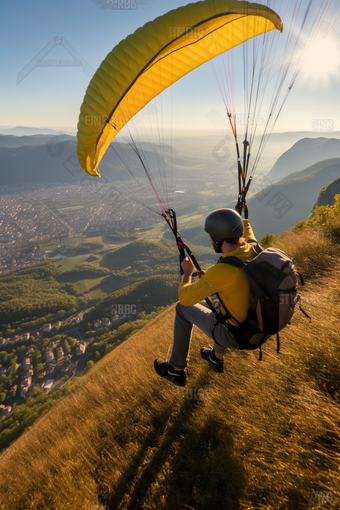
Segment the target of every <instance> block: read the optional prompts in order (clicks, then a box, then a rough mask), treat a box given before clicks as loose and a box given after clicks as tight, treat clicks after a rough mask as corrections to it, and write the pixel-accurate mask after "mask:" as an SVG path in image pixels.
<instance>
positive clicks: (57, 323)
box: [55, 321, 63, 328]
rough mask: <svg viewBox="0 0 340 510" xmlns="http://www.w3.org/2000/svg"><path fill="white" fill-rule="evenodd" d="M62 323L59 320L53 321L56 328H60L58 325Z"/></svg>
mask: <svg viewBox="0 0 340 510" xmlns="http://www.w3.org/2000/svg"><path fill="white" fill-rule="evenodd" d="M62 324H63V323H62V322H61V321H57V322H56V323H55V325H56V327H57V328H60V326H62Z"/></svg>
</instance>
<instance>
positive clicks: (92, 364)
mask: <svg viewBox="0 0 340 510" xmlns="http://www.w3.org/2000/svg"><path fill="white" fill-rule="evenodd" d="M93 366H94V361H92V359H91V360H90V361H88V362H87V363H86V367H85V371H86V372H88V371H89V370H90V368H92V367H93Z"/></svg>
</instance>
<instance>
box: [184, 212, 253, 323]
mask: <svg viewBox="0 0 340 510" xmlns="http://www.w3.org/2000/svg"><path fill="white" fill-rule="evenodd" d="M243 225H244V233H243V237H244V239H245V240H246V241H248V240H250V239H253V240H256V238H255V236H254V232H253V229H252V228H251V226H250V224H249V221H248V220H243ZM255 256H256V253H255V252H254V250H253V248H252V246H251V244H243V245H242V246H239V247H238V248H236V250H233V251H230V252H228V253H225V254H224V255H223V257H238V258H240V259H241V260H244V261H246V260H252V259H253V258H254V257H255ZM216 292H218V293H219V295H220V298H221V299H222V302H223V303H224V304H225V306H226V307H227V309H228V310H229V312H230V313H231V315H232V316H233V317H235V319H237V320H238V321H239V322H244V321H245V320H246V318H247V315H248V310H249V307H250V283H249V281H248V278H247V277H246V275H245V274H244V272H243V271H242V269H239V268H237V267H233V266H229V265H228V264H215V265H213V266H211V267H210V268H209V269H207V271H206V273H205V275H204V276H202V278H200V279H199V280H197V281H196V282H195V283H186V284H184V283H183V278H182V283H181V285H180V286H179V289H178V298H179V301H180V303H181V304H182V305H184V306H191V305H195V304H196V303H199V302H200V301H203V300H204V299H205V298H206V297H208V296H211V295H212V294H215V293H216ZM235 325H237V324H235Z"/></svg>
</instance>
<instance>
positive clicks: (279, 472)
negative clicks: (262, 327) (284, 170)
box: [0, 205, 340, 510]
mask: <svg viewBox="0 0 340 510" xmlns="http://www.w3.org/2000/svg"><path fill="white" fill-rule="evenodd" d="M337 208H338V205H335V206H334V207H333V208H332V209H331V210H330V214H329V218H331V219H330V220H327V224H325V223H323V222H322V218H321V217H320V218H319V220H320V221H321V222H320V221H319V223H315V224H313V223H311V222H306V224H304V225H299V226H297V227H296V229H295V230H294V232H292V233H289V234H288V233H287V234H285V235H284V236H283V237H281V238H277V239H276V240H275V246H277V247H278V248H281V249H284V250H285V251H287V252H288V253H290V254H291V255H292V256H293V258H294V260H295V262H296V265H297V269H299V270H301V271H303V273H304V275H305V277H306V286H305V287H304V288H302V289H300V293H301V294H302V302H303V307H304V309H305V310H306V311H307V312H308V313H309V314H310V315H311V316H312V322H309V321H308V319H307V318H306V317H305V316H304V315H303V314H302V313H299V311H298V310H297V311H296V313H295V315H294V317H293V320H292V324H291V325H290V326H289V327H287V328H285V330H284V331H283V332H282V334H281V352H280V354H277V353H276V348H275V342H274V341H271V340H269V341H268V342H267V343H266V344H265V346H264V349H263V351H264V353H263V361H262V362H259V361H258V353H257V352H254V351H241V352H237V351H233V352H227V353H226V362H225V372H224V373H223V374H217V373H215V372H213V371H211V369H210V367H209V366H208V365H207V364H206V363H205V362H204V361H203V360H202V359H201V357H200V354H199V350H200V348H201V347H202V346H207V345H209V344H210V340H209V339H208V338H207V337H206V336H204V335H203V333H201V332H200V331H199V330H198V329H196V328H195V329H194V335H193V338H192V343H191V351H190V362H189V367H188V378H187V386H186V387H185V388H178V387H176V386H174V385H172V384H171V383H169V382H168V381H165V380H163V379H161V378H160V377H159V376H158V375H157V374H156V373H155V372H154V369H153V360H154V359H155V358H157V357H163V358H166V357H167V355H168V353H169V352H170V350H171V345H172V334H173V320H174V307H172V308H170V309H168V310H166V311H165V312H163V313H162V314H161V315H160V316H158V317H157V318H156V319H155V320H154V321H153V322H151V323H149V324H148V325H147V326H146V327H145V328H144V329H142V330H141V331H139V332H138V333H136V334H135V335H133V336H132V337H131V338H130V339H128V340H127V341H125V342H124V343H123V344H121V345H119V346H118V347H116V348H115V349H114V350H113V351H112V352H110V353H109V354H107V355H106V356H105V357H104V359H102V360H101V361H100V362H98V363H97V364H96V365H95V366H94V367H93V368H92V369H90V371H89V372H88V374H87V376H86V378H85V379H84V382H83V383H82V384H81V385H80V387H78V388H77V389H76V391H75V392H73V393H72V394H69V395H68V396H66V397H64V398H63V399H61V400H59V401H57V402H55V404H54V406H53V407H52V409H50V411H49V412H48V413H47V414H46V415H45V416H43V417H42V418H41V419H40V420H38V421H37V422H36V423H35V424H34V425H33V426H32V427H31V428H30V430H28V431H27V433H25V434H24V435H22V436H21V437H20V438H19V439H18V440H17V441H16V442H14V443H13V444H12V445H11V446H10V447H9V448H8V449H7V450H6V451H5V452H4V453H3V454H2V455H1V456H0V505H1V504H2V505H4V506H7V507H8V508H20V509H21V508H22V509H26V508H36V509H38V508H39V509H40V508H53V509H55V510H74V509H75V508H85V507H88V506H93V507H96V508H97V507H98V505H99V506H109V507H110V508H114V509H116V508H117V509H118V508H119V509H125V510H128V509H130V510H135V509H142V508H145V509H147V508H154V509H157V510H170V509H174V508H175V509H181V510H182V509H183V510H184V509H185V508H192V509H195V510H211V509H214V510H226V509H228V510H239V509H240V508H263V509H264V508H266V509H273V510H274V509H275V510H276V509H282V510H284V509H287V510H291V509H294V510H303V509H306V508H318V507H319V504H320V502H321V503H322V504H324V505H326V503H327V508H330V509H336V508H339V502H340V492H339V485H340V472H339V469H338V467H339V456H340V444H339V428H340V401H339V392H340V386H339V381H340V369H339V367H340V354H339V353H340V337H339V334H338V332H339V307H340V301H339V296H340V273H339V270H338V259H339V249H340V238H339V215H338V214H337V211H338V209H337ZM330 303H331V306H330ZM18 466H29V468H27V469H21V468H20V469H18Z"/></svg>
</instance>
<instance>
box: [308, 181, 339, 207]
mask: <svg viewBox="0 0 340 510" xmlns="http://www.w3.org/2000/svg"><path fill="white" fill-rule="evenodd" d="M335 195H340V178H339V179H336V180H335V181H333V182H331V183H330V184H329V185H328V186H326V187H325V188H323V189H322V190H321V191H320V194H319V196H318V199H317V201H316V202H315V204H314V206H313V209H312V213H313V212H314V210H315V208H316V207H320V206H322V205H323V206H327V205H334V204H335V198H334V197H335Z"/></svg>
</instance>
